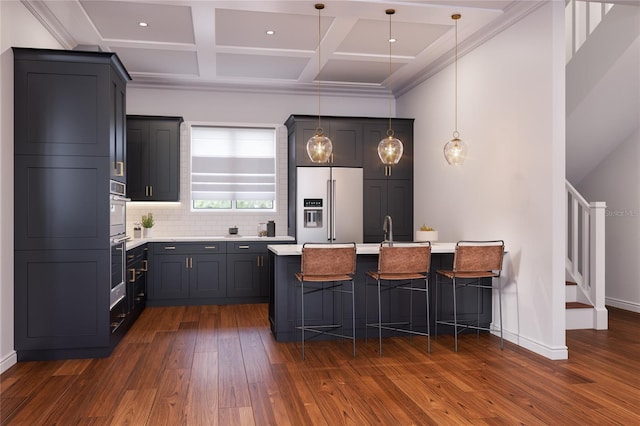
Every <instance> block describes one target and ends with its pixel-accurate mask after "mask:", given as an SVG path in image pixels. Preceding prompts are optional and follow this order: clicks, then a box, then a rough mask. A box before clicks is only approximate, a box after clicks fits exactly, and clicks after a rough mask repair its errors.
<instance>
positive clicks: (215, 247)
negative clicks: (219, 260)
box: [204, 246, 218, 250]
mask: <svg viewBox="0 0 640 426" xmlns="http://www.w3.org/2000/svg"><path fill="white" fill-rule="evenodd" d="M204 248H205V250H215V249H217V248H218V247H217V246H204Z"/></svg>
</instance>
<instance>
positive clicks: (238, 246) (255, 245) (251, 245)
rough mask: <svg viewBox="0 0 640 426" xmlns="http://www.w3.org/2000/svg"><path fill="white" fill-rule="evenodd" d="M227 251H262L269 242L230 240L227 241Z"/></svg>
mask: <svg viewBox="0 0 640 426" xmlns="http://www.w3.org/2000/svg"><path fill="white" fill-rule="evenodd" d="M227 244H228V245H229V247H228V248H227V251H228V252H229V253H264V252H266V251H267V245H268V244H269V243H264V242H257V241H231V242H228V243H227Z"/></svg>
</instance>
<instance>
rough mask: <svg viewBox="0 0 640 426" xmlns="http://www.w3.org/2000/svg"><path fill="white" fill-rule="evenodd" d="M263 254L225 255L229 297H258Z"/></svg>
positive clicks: (260, 288) (260, 292) (261, 289)
mask: <svg viewBox="0 0 640 426" xmlns="http://www.w3.org/2000/svg"><path fill="white" fill-rule="evenodd" d="M261 260H262V261H263V262H264V255H261V254H256V253H247V254H229V255H227V266H228V287H227V296H229V297H259V296H261V295H262V293H263V292H264V289H263V288H262V285H261V284H262V267H261Z"/></svg>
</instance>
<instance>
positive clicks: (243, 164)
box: [191, 126, 276, 209]
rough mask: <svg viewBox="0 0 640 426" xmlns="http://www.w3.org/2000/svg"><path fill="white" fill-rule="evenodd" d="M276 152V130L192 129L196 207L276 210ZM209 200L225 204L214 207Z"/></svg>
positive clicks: (192, 172) (194, 201) (245, 128)
mask: <svg viewBox="0 0 640 426" xmlns="http://www.w3.org/2000/svg"><path fill="white" fill-rule="evenodd" d="M275 150H276V141H275V129H273V128H255V127H215V126H192V127H191V199H192V201H193V203H194V207H196V208H197V206H207V205H208V206H209V207H200V208H238V209H239V208H273V205H274V200H275V197H276V162H275ZM207 200H210V201H215V202H220V203H221V204H217V205H216V206H218V207H212V206H213V204H211V203H209V204H207V203H206V201H207ZM220 206H223V207H220Z"/></svg>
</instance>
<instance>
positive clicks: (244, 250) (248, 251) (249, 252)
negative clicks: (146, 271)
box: [147, 240, 288, 306]
mask: <svg viewBox="0 0 640 426" xmlns="http://www.w3.org/2000/svg"><path fill="white" fill-rule="evenodd" d="M286 243H288V242H287V241H264V240H263V241H252V240H247V241H207V242H167V243H152V244H150V246H151V247H152V249H151V250H150V254H151V258H150V260H149V263H150V264H151V265H152V266H151V275H149V279H148V282H147V284H148V290H149V292H148V296H149V297H148V305H150V306H171V305H206V304H232V303H262V302H266V301H267V299H268V293H269V279H270V276H271V263H270V258H269V256H268V253H269V251H268V249H267V245H269V244H286Z"/></svg>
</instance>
